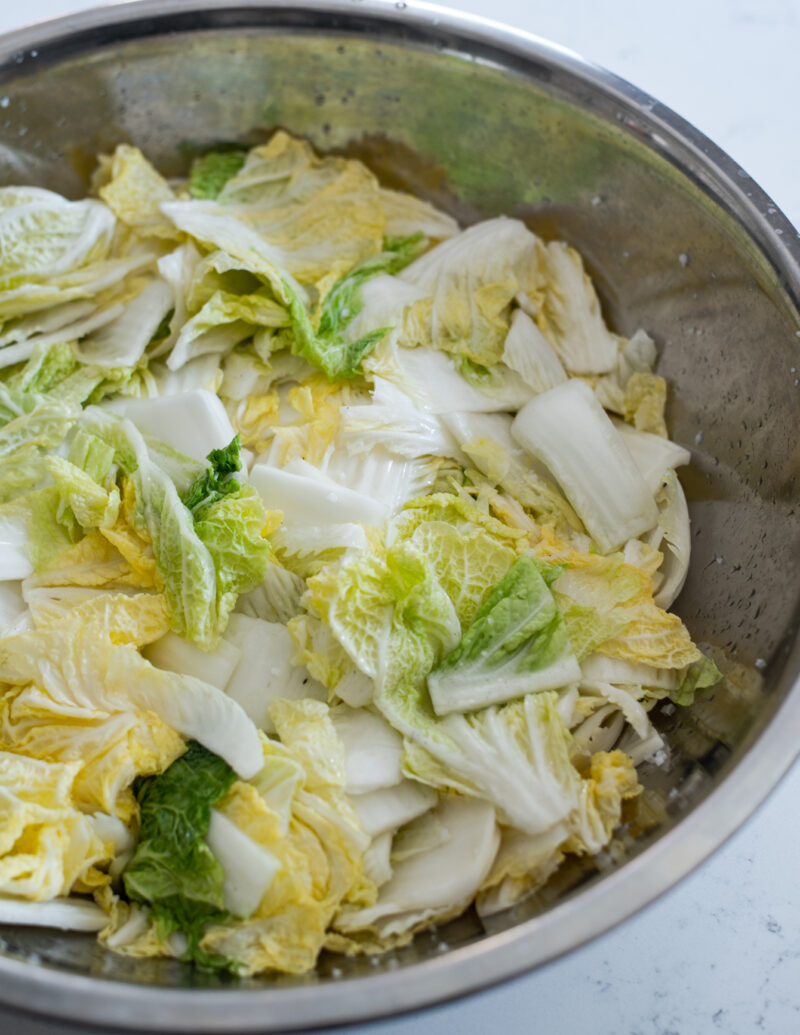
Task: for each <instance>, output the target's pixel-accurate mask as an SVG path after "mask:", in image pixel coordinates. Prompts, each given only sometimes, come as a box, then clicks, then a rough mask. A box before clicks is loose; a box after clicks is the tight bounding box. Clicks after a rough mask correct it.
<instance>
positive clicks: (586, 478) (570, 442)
mask: <svg viewBox="0 0 800 1035" xmlns="http://www.w3.org/2000/svg"><path fill="white" fill-rule="evenodd" d="M511 434H512V435H513V436H514V438H515V439H516V440H517V442H518V443H519V444H520V445H521V446H523V447H524V448H525V449H526V450H528V451H529V452H530V453H531V454H532V455H533V456H535V457H537V458H538V459H539V460H541V461H542V462H543V463H544V464H546V466H547V467H548V468H549V470H550V471H551V472H552V474H553V476H554V477H555V478H556V480H557V481H558V483H559V485H560V486H561V488H562V489H563V491H564V494H565V496H566V497H567V499H568V500H569V501H570V503H571V504H572V506H573V507H574V508H575V510H576V511H577V513H578V514H579V515H580V518H581V520H582V521H583V524H584V525H585V526H586V529H587V531H588V532H589V534H590V535H591V536H592V538H593V539H594V540H595V541H596V543H597V545H598V547H599V548H600V550H602V552H603V553H609V552H610V551H611V550H614V549H616V548H617V547H619V546H621V545H622V544H623V543H624V542H626V540H628V539H632V538H635V537H636V536H638V535H641V534H642V533H643V532H647V531H648V530H649V529H651V528H653V527H654V525H656V523H657V521H658V511H657V509H656V505H655V501H654V500H653V496H652V494H651V493H650V492H649V491H648V488H647V485H646V484H645V482H644V479H643V478H642V476H641V475H640V473H639V470H638V468H637V467H636V464H635V463H634V461H633V458H632V457H631V454H630V452H629V450H628V449H627V448H626V446H625V443H624V442H623V440H622V439H621V438H620V435H619V433H618V432H617V430H616V429H615V427H614V425H613V424H612V423H611V420H610V419H609V417H608V416H607V414H606V413H605V411H604V410H603V408H602V406H601V405H600V403H599V402H598V401H597V399H596V398H595V396H594V394H593V393H592V390H591V389H590V388H589V387H588V385H586V384H584V383H583V382H582V381H580V380H577V379H573V380H570V381H567V382H566V383H565V384H562V385H559V386H558V387H556V388H552V389H550V391H548V392H544V393H542V394H541V395H537V396H536V397H535V398H534V399H531V401H530V402H529V403H527V404H526V405H525V406H524V407H523V408H522V409H521V410H520V412H519V413H518V414H517V416H516V417H515V418H514V421H513V423H512V425H511Z"/></svg>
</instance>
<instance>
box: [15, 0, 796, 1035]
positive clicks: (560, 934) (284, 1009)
mask: <svg viewBox="0 0 800 1035" xmlns="http://www.w3.org/2000/svg"><path fill="white" fill-rule="evenodd" d="M222 10H224V11H225V12H226V14H227V15H229V14H230V13H231V12H232V11H239V12H241V13H242V17H243V18H244V17H246V16H247V15H248V14H252V15H253V16H255V14H256V12H266V13H267V14H268V16H269V17H271V18H274V19H276V20H278V19H279V18H280V14H281V12H284V13H285V14H288V12H292V14H293V15H294V16H297V15H298V14H302V13H305V14H306V16H307V17H309V18H313V17H316V16H322V15H325V16H329V17H337V18H341V19H342V24H341V25H339V26H338V28H339V30H340V31H341V30H344V31H346V30H347V27H348V20H349V22H350V24H351V26H352V25H354V24H355V22H356V21H357V20H359V19H362V20H363V19H365V18H366V19H369V20H371V21H372V22H374V23H376V24H381V25H383V26H385V28H386V30H387V31H389V30H391V29H392V27H394V28H396V29H398V30H400V35H402V31H403V30H405V29H407V28H408V27H411V28H413V30H414V31H415V32H416V33H418V34H428V35H430V36H431V38H433V37H435V36H436V35H438V34H442V33H446V34H447V35H448V36H450V37H453V36H454V37H455V38H456V39H457V40H458V41H459V43H460V44H461V46H462V50H461V51H460V53H462V54H468V53H469V47H470V45H473V46H476V47H482V46H487V45H488V46H489V47H490V48H493V49H494V50H495V51H497V52H499V53H500V54H501V55H505V56H506V57H508V58H514V59H521V60H522V61H527V62H532V61H533V62H538V63H544V64H546V65H549V66H551V67H555V68H557V69H559V70H561V71H564V72H566V73H567V74H569V75H570V76H572V77H576V78H577V79H579V80H581V81H582V82H583V83H585V84H586V85H587V86H590V87H591V88H593V89H594V90H598V91H600V93H601V94H603V95H604V96H605V97H606V98H607V99H609V100H611V101H612V102H614V103H617V104H618V105H619V108H620V112H622V113H623V115H621V122H622V124H623V128H624V129H626V130H627V131H628V132H632V133H634V132H635V133H637V134H641V133H642V131H643V130H644V131H645V132H646V133H647V134H649V135H650V138H651V140H650V142H649V143H650V146H651V147H652V148H653V149H658V148H661V149H662V154H663V153H666V154H667V155H669V149H670V147H671V146H673V145H679V146H680V148H681V149H682V151H683V153H684V155H685V154H686V153H687V152H688V153H689V154H690V155H691V158H692V161H693V163H694V166H693V170H692V171H693V172H694V173H695V174H696V175H699V176H700V178H701V179H703V180H704V181H705V184H706V186H707V187H709V186H713V187H714V188H715V189H716V190H717V191H719V192H721V194H722V195H723V197H726V198H727V199H728V200H729V202H731V203H732V204H733V205H734V208H735V218H736V219H737V221H738V222H739V224H740V225H742V226H743V227H744V229H745V230H746V232H747V233H748V236H749V237H750V238H751V239H752V240H753V241H754V242H755V243H756V245H757V246H758V249H759V252H760V253H761V256H762V257H763V258H765V259H766V260H767V261H768V262H769V264H770V265H771V266H772V268H773V270H774V271H775V272H776V274H777V276H778V278H779V282H780V284H781V287H782V288H783V290H784V291H785V292H786V293H787V295H788V297H789V300H790V302H791V303H792V304H793V305H794V308H795V310H796V311H798V310H800V234H798V232H797V230H796V229H795V228H794V227H793V226H792V225H791V223H790V222H789V220H788V219H787V218H786V217H785V216H784V215H783V213H782V212H781V211H780V209H779V208H778V207H777V206H776V205H775V204H774V203H773V202H772V201H771V199H770V198H769V197H768V196H767V195H766V194H765V192H764V191H762V190H761V188H760V187H758V185H757V184H756V183H755V182H754V181H753V180H752V179H751V178H750V177H749V176H748V175H747V174H746V173H745V172H744V170H742V169H741V168H740V166H738V165H737V163H736V162H734V161H733V160H732V159H731V158H730V157H729V156H728V155H727V154H726V153H725V152H724V151H722V150H721V149H720V148H719V147H717V146H716V145H715V144H713V143H712V142H711V141H710V140H709V139H708V138H707V137H705V136H704V134H702V133H701V132H700V131H699V130H697V129H696V128H695V127H694V126H692V125H691V124H690V123H688V122H687V121H686V120H684V119H683V118H681V116H679V115H677V114H676V113H675V112H673V111H672V110H671V109H669V108H667V107H666V106H664V105H663V104H661V103H660V102H658V101H657V100H655V99H654V98H652V97H651V96H649V95H648V94H646V93H644V92H643V91H641V90H639V89H638V88H637V87H635V86H633V85H631V84H630V83H628V82H627V81H625V80H624V79H621V78H620V77H618V76H616V75H614V74H612V73H610V72H608V71H606V70H605V69H603V68H601V67H600V66H598V65H595V64H593V63H591V62H588V61H585V60H584V59H583V58H581V57H580V56H579V55H578V54H576V53H574V52H573V51H571V50H568V49H566V48H564V47H561V46H559V45H557V44H554V43H550V42H548V41H546V40H544V39H542V38H540V37H538V36H535V35H533V34H531V33H527V32H524V31H522V30H517V29H513V28H511V27H508V26H505V25H501V24H499V23H497V22H494V21H491V20H490V19H487V18H482V17H478V16H474V15H468V14H463V13H456V12H454V11H453V10H452V9H450V8H442V7H439V6H437V5H435V4H429V3H424V2H419V0H408V2H403V0H400V2H393V0H300V2H297V3H292V2H289V0H234V2H231V3H222V2H217V0H118V2H115V3H112V4H108V5H106V6H104V7H100V8H94V9H90V10H86V11H80V12H78V13H75V14H68V15H64V16H61V17H58V18H53V19H48V20H45V21H42V22H38V23H36V24H34V25H31V26H27V27H24V28H21V29H17V30H15V31H13V32H10V33H7V34H5V35H4V36H0V73H2V71H3V69H4V67H8V66H11V67H13V66H14V64H16V65H17V66H19V65H20V64H23V65H24V62H25V60H26V59H28V58H31V59H34V58H35V57H36V53H35V52H36V51H38V50H39V49H42V48H44V47H46V46H48V45H50V44H52V43H53V42H54V41H59V42H61V43H62V44H64V45H68V44H69V41H70V40H73V42H74V43H75V46H76V49H75V53H80V52H82V51H84V50H86V49H90V48H91V46H92V44H91V42H89V43H88V44H87V45H86V46H81V45H80V39H81V38H84V37H86V38H87V40H91V38H92V36H93V35H96V34H97V33H98V32H99V31H101V30H109V29H115V28H116V29H118V30H124V32H125V37H124V38H125V39H137V38H138V39H141V38H145V37H147V36H157V35H161V34H162V33H164V32H165V31H167V30H166V29H165V28H164V26H165V24H166V23H167V22H168V20H169V19H170V17H172V16H181V15H183V16H185V15H186V14H187V13H190V12H193V13H196V14H198V15H200V14H204V15H206V16H211V15H212V14H213V12H215V11H217V12H218V11H222ZM263 24H266V23H263ZM260 25H261V23H259V27H260ZM137 26H138V27H139V29H140V31H137ZM159 26H161V28H159ZM203 27H207V28H213V27H214V26H213V25H211V24H209V25H207V26H206V25H204V26H203ZM96 42H97V41H96V39H95V45H96ZM104 43H105V41H104ZM32 52H33V53H32ZM664 145H666V147H665V146H664ZM683 171H684V172H685V170H683ZM715 200H716V201H717V203H719V202H720V198H719V197H716V198H715ZM797 333H798V336H800V330H799V331H798V332H797ZM793 687H794V689H792V688H793ZM771 692H772V693H776V694H782V696H783V700H782V702H781V704H780V705H779V706H778V708H777V709H776V711H775V713H774V714H773V716H772V718H771V719H770V720H769V721H768V722H766V723H762V724H761V727H760V728H756V729H754V730H752V731H751V733H750V734H749V736H748V740H747V743H746V745H745V746H744V747H743V750H742V754H741V757H740V759H739V760H738V762H737V764H736V765H735V766H734V767H733V768H732V769H731V771H730V772H729V773H728V774H727V775H726V777H725V778H724V780H723V781H722V783H721V784H720V786H718V787H716V788H715V789H714V790H712V791H711V792H710V793H709V794H708V795H707V797H706V798H705V799H704V800H703V801H701V802H700V803H699V804H697V805H696V806H695V807H694V808H693V809H692V811H691V812H690V813H689V814H688V815H686V816H685V817H684V818H683V819H681V820H680V821H679V822H678V823H676V825H675V826H674V827H673V828H671V829H670V830H669V831H667V833H666V834H664V835H663V836H662V837H660V838H658V839H657V840H655V841H653V843H652V844H650V845H649V846H648V847H646V848H645V849H644V850H643V851H642V852H641V853H639V854H638V855H637V856H635V857H634V858H633V859H631V860H629V861H628V862H627V863H626V864H625V866H624V867H621V868H620V869H618V870H616V871H614V872H612V873H610V874H607V875H606V876H604V877H603V879H602V880H600V881H597V882H594V883H593V884H591V885H589V886H588V887H586V888H585V889H582V890H581V891H580V892H579V893H578V894H577V895H574V896H570V897H568V898H567V899H565V900H563V901H562V902H560V903H559V904H557V905H555V906H553V907H552V908H551V909H550V910H549V911H548V912H546V913H543V914H541V915H540V916H537V917H535V918H532V919H531V920H527V921H524V922H522V923H520V924H519V925H517V926H515V927H513V928H511V929H509V930H507V931H504V932H502V933H497V934H493V935H491V936H489V937H487V938H485V939H481V940H480V941H478V942H476V943H474V944H470V945H468V946H464V947H462V948H456V949H453V950H452V951H450V952H447V953H443V954H442V955H441V956H438V957H434V958H429V959H426V960H423V961H421V962H419V963H415V964H412V965H409V966H406V967H402V968H398V969H397V970H394V971H392V972H388V973H375V974H371V975H369V976H367V977H356V978H352V979H348V980H346V981H340V982H336V981H330V982H323V983H321V984H319V985H314V986H312V987H313V989H314V992H313V995H311V994H309V988H308V987H304V986H296V987H273V988H264V989H249V988H248V989H238V990H237V989H225V990H218V989H217V990H207V989H197V988H191V989H166V988H161V987H154V986H151V985H139V984H134V983H127V982H122V981H118V980H110V979H105V978H98V977H88V976H83V975H80V974H72V973H68V972H66V971H64V970H60V969H58V968H56V967H55V966H49V965H44V966H32V965H31V964H30V963H29V962H24V961H20V960H17V959H13V958H11V957H7V956H3V955H2V954H1V953H0V1001H2V1002H4V1003H5V1004H7V1005H9V1006H12V1007H16V1008H18V1009H21V1010H33V1011H35V1012H37V1013H44V1014H48V1015H51V1016H53V1017H58V1018H60V1019H63V1020H72V1021H78V1022H84V1023H90V1024H95V1025H99V1024H104V1025H110V1026H116V1027H117V1028H134V1027H135V1028H136V1029H137V1030H140V1031H141V1030H164V1029H169V1030H171V1031H186V1032H195V1033H200V1032H255V1031H287V1030H302V1029H307V1028H310V1027H327V1026H332V1025H337V1024H344V1023H354V1022H359V1021H367V1020H372V1019H376V1018H380V1017H385V1016H388V1015H390V1014H400V1013H405V1012H409V1011H411V1010H417V1009H421V1008H424V1007H427V1006H431V1005H433V1004H435V1003H440V1002H444V1001H447V1000H451V999H454V998H457V997H459V996H463V995H466V994H469V993H472V992H475V991H479V990H482V989H485V988H487V987H489V986H491V985H495V984H498V983H500V982H502V981H505V980H508V979H510V978H512V977H516V976H518V975H520V974H522V973H524V972H526V971H529V970H532V969H534V968H535V967H537V966H540V965H542V964H544V963H546V962H548V961H551V960H553V959H555V958H557V957H559V956H561V955H563V954H565V953H567V952H569V951H571V950H572V949H575V948H577V947H579V946H580V945H582V944H584V943H585V942H587V941H589V940H591V939H592V938H595V937H597V936H598V935H600V934H602V933H604V932H605V931H607V930H609V929H610V928H611V927H613V926H615V925H616V924H619V923H621V922H622V921H624V920H625V919H627V918H628V917H630V916H631V915H633V914H634V913H635V912H637V911H638V910H640V909H642V908H643V907H644V906H646V905H648V904H649V903H650V902H652V901H653V900H654V899H655V898H657V897H658V896H660V895H661V894H663V893H664V892H666V891H667V890H668V889H669V888H671V887H672V886H673V885H674V884H676V883H677V882H678V881H679V880H680V879H682V878H683V877H684V876H686V875H687V874H688V873H689V872H690V871H691V870H693V869H694V868H695V867H697V866H698V865H699V864H700V863H702V862H703V861H704V860H705V859H706V858H707V857H708V856H709V855H710V854H711V853H712V852H713V851H715V850H716V849H717V848H719V847H720V846H721V845H722V844H723V843H724V842H725V841H726V840H727V839H728V838H729V837H730V836H731V834H733V833H734V832H735V831H736V830H737V829H738V828H739V827H740V826H741V825H742V823H744V822H745V821H746V820H747V819H748V818H749V817H750V815H751V814H752V813H753V811H754V810H755V809H756V808H757V807H758V805H759V804H760V803H761V802H762V801H763V800H764V798H765V797H766V796H767V795H768V794H769V793H770V791H771V790H773V789H774V787H775V786H776V785H777V783H778V782H779V780H780V779H781V778H782V777H783V776H784V775H785V773H786V772H787V771H788V769H789V768H790V766H791V764H792V762H793V761H794V760H795V758H796V757H797V755H798V753H799V752H800V745H798V743H797V737H796V733H795V730H796V729H797V728H798V725H799V724H800V641H798V640H796V641H795V643H794V644H793V646H792V647H791V648H790V651H789V654H788V656H787V657H786V658H785V660H784V662H783V665H782V670H781V671H780V673H779V674H778V676H777V679H776V682H775V685H774V687H773V688H772V691H771ZM576 904H579V908H578V909H576Z"/></svg>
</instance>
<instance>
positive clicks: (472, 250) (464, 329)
mask: <svg viewBox="0 0 800 1035" xmlns="http://www.w3.org/2000/svg"><path fill="white" fill-rule="evenodd" d="M536 262H537V238H536V237H535V236H534V235H533V234H532V233H531V232H530V230H528V229H527V227H526V226H525V225H524V224H523V223H521V222H520V221H519V220H516V219H507V218H506V217H503V216H501V217H499V218H497V219H490V220H487V221H485V222H483V223H478V224H477V225H476V226H472V227H470V228H469V229H468V230H463V231H462V232H461V233H459V234H456V235H455V236H454V237H451V238H450V239H449V240H447V241H444V242H443V243H441V244H438V245H437V246H436V247H435V248H433V249H431V251H429V252H428V253H427V254H426V255H424V256H422V257H421V258H419V259H417V260H416V261H415V262H413V263H412V264H411V265H410V266H408V267H407V268H406V269H405V270H404V271H403V272H402V273H401V274H400V277H401V279H402V280H404V281H406V282H407V283H409V284H412V285H414V286H415V287H416V288H418V289H420V290H421V291H423V292H424V294H425V297H424V298H423V299H422V300H420V301H419V302H415V303H414V304H413V305H412V306H411V307H410V311H409V313H408V314H407V316H406V320H405V322H404V328H403V342H402V343H403V344H405V345H422V346H427V347H429V348H435V349H441V350H443V351H445V352H450V353H452V354H454V355H456V356H460V357H464V358H466V359H468V360H471V361H472V362H473V363H478V364H480V365H481V366H484V367H488V366H492V365H493V364H495V363H499V362H500V360H501V359H502V355H503V343H504V341H505V338H506V335H507V333H508V329H509V320H510V307H511V303H512V301H513V300H514V298H515V296H516V295H517V294H518V293H520V292H525V291H528V290H530V288H531V287H532V286H533V283H534V277H535V272H536Z"/></svg>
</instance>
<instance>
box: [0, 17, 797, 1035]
mask: <svg viewBox="0 0 800 1035" xmlns="http://www.w3.org/2000/svg"><path fill="white" fill-rule="evenodd" d="M440 2H441V3H442V4H443V6H447V7H452V8H455V9H459V8H460V9H462V10H466V11H469V12H471V13H474V14H481V15H484V16H489V17H492V18H494V19H495V20H497V21H503V22H506V23H507V24H509V25H513V26H516V27H519V28H523V29H526V30H527V31H529V32H533V33H535V34H537V35H539V36H542V37H544V38H546V39H550V40H552V41H554V42H557V43H560V44H562V45H564V46H566V47H569V48H570V49H572V50H575V51H577V52H578V53H579V54H581V55H582V56H583V57H585V58H587V59H589V60H591V61H594V62H596V63H597V64H600V65H603V66H605V67H606V68H608V69H610V70H612V71H613V72H616V73H617V74H618V75H621V76H622V77H623V78H625V79H628V80H630V81H631V82H633V83H635V84H636V85H637V86H639V87H640V88H642V89H644V90H646V91H648V92H649V93H651V94H653V95H654V96H655V97H657V98H658V99H659V100H660V101H663V102H664V103H665V104H667V105H669V106H670V107H671V108H673V109H674V110H675V111H677V112H678V113H679V114H681V115H682V116H684V117H685V118H686V119H688V120H689V121H690V122H692V123H694V124H695V125H696V126H697V127H698V128H699V129H701V130H702V131H703V132H705V133H706V134H707V135H708V136H709V137H711V139H712V140H714V142H715V143H717V144H719V145H720V146H721V147H722V148H723V149H724V150H726V151H727V152H728V153H729V154H730V155H731V157H732V158H734V159H735V160H736V161H738V162H739V163H740V164H741V165H742V166H743V167H744V168H745V169H746V170H747V171H748V172H749V173H750V174H751V175H752V176H753V177H754V178H755V180H756V181H757V182H758V183H759V184H760V185H761V187H763V188H764V190H766V192H767V193H768V194H770V195H771V197H772V198H773V200H774V201H775V202H776V203H777V205H778V206H779V207H780V208H782V209H783V210H784V212H785V213H786V215H787V216H788V217H789V219H790V220H791V221H792V222H793V223H794V225H795V226H800V172H798V170H799V169H800V132H799V131H800V119H799V118H798V103H800V101H799V98H800V60H798V53H799V52H800V2H798V0H671V2H670V3H669V4H657V5H654V4H650V3H646V2H642V0H605V2H602V0H557V2H555V3H549V4H538V3H534V0H457V2H453V3H449V2H447V0H440ZM80 6H90V2H89V0H28V2H27V3H25V4H20V5H17V4H12V3H11V2H10V0H4V2H3V3H2V4H0V32H5V31H7V30H9V29H12V28H16V27H17V26H18V25H21V24H23V23H24V22H27V21H32V20H34V19H38V18H45V17H51V16H54V15H58V14H63V13H66V12H68V11H70V10H72V9H75V8H76V7H80ZM92 6H93V5H92ZM798 732H799V734H800V731H798ZM798 803H800V766H797V765H796V766H795V768H794V769H793V770H792V772H791V773H790V774H789V776H788V777H786V779H785V780H784V781H783V783H782V784H781V785H780V787H779V788H778V790H777V791H775V792H774V794H773V795H772V797H771V798H770V799H769V800H768V801H767V803H766V804H765V805H764V806H763V807H762V808H761V809H760V810H759V811H758V813H757V814H756V816H755V817H754V818H753V819H752V820H751V821H750V822H749V823H748V824H747V825H746V826H745V827H744V828H743V829H742V830H741V831H740V832H739V833H738V834H737V835H736V836H735V837H733V838H732V839H731V841H730V842H729V843H728V844H727V845H726V846H725V847H724V848H722V849H721V850H720V851H719V852H718V853H717V854H716V855H715V856H714V857H713V858H712V859H711V860H710V861H708V862H707V863H706V864H705V865H704V866H702V867H701V868H700V869H699V870H697V871H696V872H695V873H694V874H693V875H692V876H691V877H689V878H687V879H686V880H684V881H683V882H682V883H681V884H680V885H679V887H678V888H676V889H675V890H674V891H672V892H671V893H670V894H668V895H666V896H665V897H663V898H662V899H661V900H660V901H659V902H657V903H656V904H655V905H653V906H651V907H650V908H649V909H647V910H645V911H644V912H643V913H640V914H639V915H638V916H637V917H635V918H634V919H632V920H629V921H628V922H627V923H625V924H623V925H622V926H620V927H618V928H617V929H616V930H615V931H613V932H611V933H610V934H607V935H605V936H604V937H601V938H599V939H597V940H596V941H595V942H593V943H592V944H591V945H589V946H586V947H585V948H583V949H580V950H578V951H577V952H575V953H573V954H572V955H570V956H568V957H566V958H565V959H562V960H559V961H557V962H556V963H553V964H551V965H550V966H548V967H545V968H544V969H542V970H539V971H537V972H536V973H534V974H532V975H530V976H528V977H524V978H520V979H518V980H516V981H514V982H512V983H510V984H507V985H504V986H502V987H500V988H498V989H495V990H493V991H490V992H486V993H483V994H481V995H479V996H475V997H472V998H470V999H468V1000H462V1001H461V1002H460V1003H455V1004H452V1005H448V1006H444V1007H440V1008H438V1009H435V1010H431V1011H428V1012H426V1013H422V1014H417V1015H414V1016H412V1017H408V1018H402V1019H400V1020H396V1021H388V1022H384V1023H379V1024H371V1025H366V1026H364V1027H361V1028H359V1029H358V1033H359V1035H417V1033H420V1032H422V1031H424V1032H426V1035H451V1033H458V1035H487V1033H493V1032H496V1031H501V1032H502V1033H503V1035H534V1033H539V1032H541V1033H545V1032H547V1033H548V1035H572V1033H577V1032H582V1033H589V1032H591V1033H592V1035H705V1033H706V1032H708V1033H717V1032H721V1033H724V1035H751V1033H755V1032H765V1033H767V1035H796V1033H798V1032H800V881H798V876H797V874H798V869H800V823H798V820H797V815H798ZM0 1031H2V1032H4V1033H5V1032H7V1033H8V1035H58V1033H60V1032H61V1031H62V1029H60V1028H57V1027H55V1026H53V1025H52V1024H49V1023H46V1022H38V1021H23V1020H21V1019H18V1018H17V1017H16V1016H15V1017H13V1018H12V1017H9V1016H7V1015H5V1014H4V1013H3V1012H2V1011H0Z"/></svg>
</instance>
